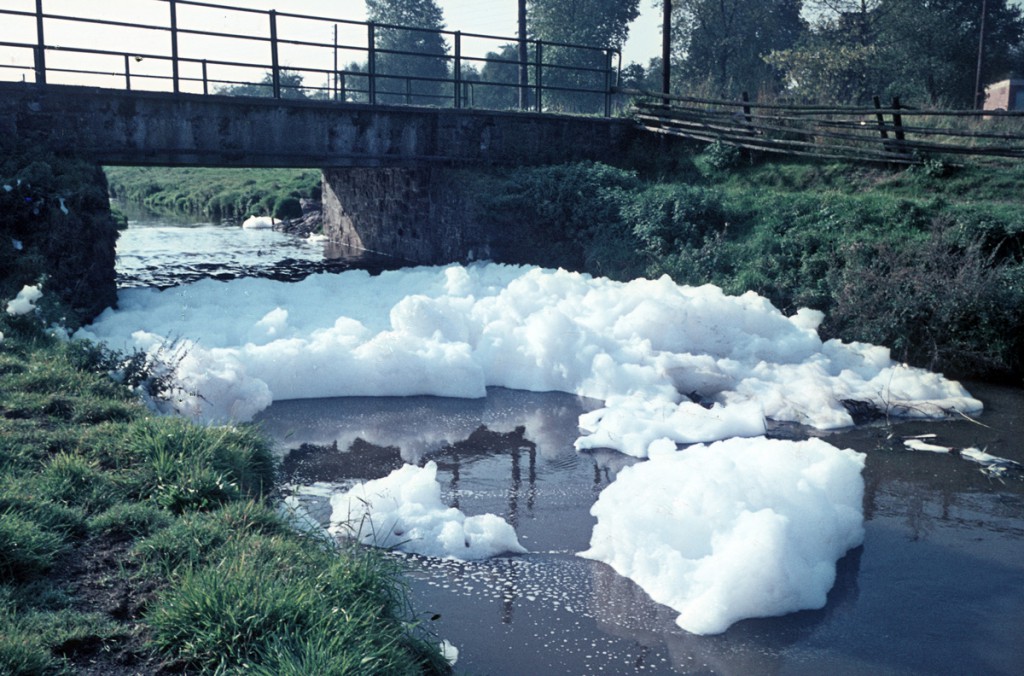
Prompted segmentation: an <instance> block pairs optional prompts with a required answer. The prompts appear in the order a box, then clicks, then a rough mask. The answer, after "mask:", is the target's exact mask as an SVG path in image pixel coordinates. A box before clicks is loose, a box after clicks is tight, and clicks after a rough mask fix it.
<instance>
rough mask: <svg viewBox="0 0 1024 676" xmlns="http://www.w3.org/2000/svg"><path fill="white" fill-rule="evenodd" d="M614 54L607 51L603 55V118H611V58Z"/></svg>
mask: <svg viewBox="0 0 1024 676" xmlns="http://www.w3.org/2000/svg"><path fill="white" fill-rule="evenodd" d="M614 54H615V52H613V51H612V50H610V49H609V50H608V51H607V52H606V54H605V70H604V116H605V117H611V116H612V57H613V55H614Z"/></svg>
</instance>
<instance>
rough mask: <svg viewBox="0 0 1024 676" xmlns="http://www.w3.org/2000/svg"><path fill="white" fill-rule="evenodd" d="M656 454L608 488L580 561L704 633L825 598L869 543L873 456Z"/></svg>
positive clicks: (732, 444) (800, 449) (729, 446)
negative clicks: (852, 555) (844, 564)
mask: <svg viewBox="0 0 1024 676" xmlns="http://www.w3.org/2000/svg"><path fill="white" fill-rule="evenodd" d="M654 449H655V450H656V452H652V453H651V459H650V460H649V461H648V462H643V463H639V464H636V465H633V466H631V467H627V468H625V469H623V470H622V471H621V472H620V473H619V475H618V477H617V478H616V480H615V482H614V483H612V484H611V485H609V486H608V487H607V488H605V489H604V490H603V491H602V492H601V494H600V496H599V497H598V500H597V502H596V503H595V504H594V506H593V507H592V509H591V514H593V515H594V516H595V517H597V525H596V526H595V527H594V531H593V533H592V535H591V540H590V549H588V550H587V551H585V552H582V553H580V556H582V557H584V558H588V559H595V560H598V561H603V562H605V563H607V564H608V565H610V566H611V567H612V568H614V569H615V571H616V572H617V573H619V574H620V575H623V576H625V577H628V578H630V579H632V580H633V581H634V582H636V583H637V584H638V585H639V586H640V587H642V588H643V589H644V591H646V592H647V593H648V594H649V595H650V597H651V598H652V599H654V600H655V601H657V602H658V603H661V604H664V605H667V606H669V607H670V608H672V609H673V610H675V611H677V612H678V613H679V616H678V618H677V619H676V623H677V624H678V625H679V626H680V627H681V628H683V629H685V630H686V631H689V632H691V633H694V634H717V633H721V632H723V631H725V630H726V629H727V628H728V627H729V626H730V625H732V624H733V623H734V622H737V621H738V620H741V619H744V618H750V617H772V616H778V615H784V614H786V613H790V612H794V611H797V610H804V609H814V608H822V607H823V606H824V605H825V601H826V596H827V594H828V591H829V590H830V589H831V588H832V585H833V583H834V582H835V576H836V561H838V560H839V559H840V558H841V557H842V556H843V555H844V554H845V552H846V551H847V550H849V549H851V548H853V547H856V546H858V545H860V544H861V543H862V542H863V539H864V525H863V522H864V518H863V512H862V506H861V500H862V497H863V492H864V484H863V480H862V478H861V470H862V469H863V467H864V459H865V456H864V455H863V454H861V453H856V452H854V451H852V450H840V449H838V448H836V447H834V446H832V445H830V444H828V443H826V442H825V441H822V440H820V439H809V440H807V441H786V440H771V439H766V438H763V437H761V438H755V439H741V438H737V439H729V440H726V441H719V442H715V443H712V444H708V445H703V444H701V445H696V446H692V447H690V448H686V449H684V450H682V451H672V450H670V446H666V445H665V444H664V443H657V444H654ZM641 496H642V497H641Z"/></svg>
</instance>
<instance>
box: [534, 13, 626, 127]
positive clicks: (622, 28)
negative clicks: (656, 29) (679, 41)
mask: <svg viewBox="0 0 1024 676" xmlns="http://www.w3.org/2000/svg"><path fill="white" fill-rule="evenodd" d="M639 5H640V0H529V2H528V9H527V21H528V22H529V33H530V37H531V38H534V39H536V40H544V41H546V42H558V43H564V44H570V45H583V46H587V47H592V48H593V49H580V48H571V47H561V46H551V45H545V46H544V48H543V59H544V63H545V64H552V65H553V66H552V67H550V68H547V69H545V71H544V75H543V78H544V84H545V86H550V87H561V88H564V89H583V90H587V91H593V92H600V91H603V90H604V87H605V84H606V83H605V72H606V69H607V67H608V63H607V56H606V53H605V52H604V51H603V50H606V49H609V48H610V49H621V48H622V45H623V44H624V43H625V42H626V38H627V37H628V35H629V24H630V22H632V21H633V20H634V19H635V18H637V17H638V16H639V15H640V12H639V10H638V7H639ZM545 105H546V106H548V107H560V108H564V109H569V110H577V111H583V110H593V109H596V108H598V107H599V106H603V105H604V99H603V97H598V96H597V95H595V94H589V95H588V94H583V93H579V92H572V91H563V92H550V93H546V94H545Z"/></svg>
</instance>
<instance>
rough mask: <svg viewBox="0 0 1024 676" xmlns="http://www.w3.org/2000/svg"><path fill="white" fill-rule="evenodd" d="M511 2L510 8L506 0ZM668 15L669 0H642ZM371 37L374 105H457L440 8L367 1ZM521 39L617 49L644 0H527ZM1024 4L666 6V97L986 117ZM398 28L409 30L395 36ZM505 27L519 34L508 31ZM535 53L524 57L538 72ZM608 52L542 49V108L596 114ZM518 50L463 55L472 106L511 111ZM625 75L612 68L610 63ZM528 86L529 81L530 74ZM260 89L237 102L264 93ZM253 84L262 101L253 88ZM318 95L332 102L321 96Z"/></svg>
mask: <svg viewBox="0 0 1024 676" xmlns="http://www.w3.org/2000/svg"><path fill="white" fill-rule="evenodd" d="M507 1H509V2H511V0H507ZM647 1H648V2H651V3H652V5H655V6H659V7H660V6H661V5H662V2H663V1H664V0H647ZM365 2H366V10H367V18H368V20H369V21H371V22H374V23H375V24H381V25H380V26H378V27H377V29H376V36H375V37H376V39H375V49H376V52H377V53H376V56H375V59H374V75H375V86H376V94H377V101H379V102H381V103H402V102H410V101H412V102H415V103H418V104H437V105H444V101H445V100H450V98H451V95H452V89H451V87H452V79H453V72H452V69H453V67H454V59H453V58H452V49H453V46H452V45H450V44H448V41H447V40H446V38H445V34H444V33H443V32H442V31H444V29H445V21H444V14H443V12H442V10H441V8H440V6H439V5H438V4H437V2H436V1H435V0H365ZM520 2H525V12H526V27H527V37H528V38H529V39H530V40H540V41H544V42H545V43H561V44H563V45H564V44H575V45H591V46H594V47H598V48H611V49H621V48H622V46H623V44H624V43H625V41H626V38H627V37H628V35H629V27H630V24H631V23H632V22H633V20H634V19H636V18H637V16H639V4H640V0H520ZM1018 2H1020V0H672V22H671V26H672V27H671V35H670V64H669V65H670V75H671V90H672V92H673V93H681V94H688V95H695V96H705V97H708V98H737V97H738V96H739V95H740V93H741V92H748V93H749V94H750V95H751V96H754V97H757V98H758V99H759V100H766V99H782V100H787V101H791V102H795V103H811V102H814V103H826V104H829V103H834V104H853V105H868V104H870V103H871V100H872V97H873V96H881V97H883V98H885V99H888V98H890V97H892V96H899V97H900V98H901V99H902V100H903V102H904V103H909V104H910V105H914V106H947V107H954V108H973V107H979V106H980V105H981V103H983V92H984V86H985V85H986V84H988V83H991V82H995V81H999V80H1002V79H1006V78H1008V77H1017V76H1021V75H1022V74H1024V14H1022V11H1021V7H1020V6H1019V5H1018V4H1017V3H1018ZM396 26H403V27H404V28H397V27H396ZM510 28H511V27H510ZM535 58H536V54H535V52H531V53H530V54H529V55H528V56H527V59H528V60H529V61H530V62H531V64H532V63H533V61H534V60H535ZM606 59H607V57H606V54H605V53H604V52H602V51H600V50H596V49H595V50H583V49H573V48H569V47H565V46H557V45H545V48H544V53H543V61H544V63H545V64H552V65H553V66H554V67H552V68H547V69H546V70H545V74H544V77H543V83H544V86H545V87H548V88H550V89H551V93H550V94H545V99H544V107H545V109H556V110H568V111H576V112H590V111H591V109H593V108H595V107H596V105H595V104H598V98H597V97H595V95H594V94H586V93H585V92H584V90H591V91H600V90H601V89H602V88H603V86H604V77H605V74H604V73H605V69H607V68H608V66H609V64H608V63H607V60H606ZM521 61H522V52H521V50H520V45H519V44H518V42H516V41H511V42H509V43H508V44H505V45H502V46H500V47H498V48H497V49H496V50H494V51H490V52H488V53H487V54H486V56H485V57H484V58H483V60H472V59H464V60H463V61H462V62H461V64H460V73H459V79H460V80H461V81H462V82H464V83H467V85H468V86H470V87H471V91H472V96H471V100H469V101H467V105H473V106H477V107H483V108H516V107H519V106H520V105H522V104H523V103H528V101H524V99H523V95H522V92H521V91H520V90H521V87H520V84H522V82H521V80H520V77H521V76H522V75H521V70H522V69H521V68H520V65H521ZM612 65H615V66H617V65H618V64H612ZM345 71H346V73H347V77H348V78H349V83H348V84H349V89H350V91H353V92H355V93H354V94H352V93H350V94H347V96H349V98H351V99H353V100H360V99H361V98H366V92H367V90H368V89H369V72H368V71H369V64H368V62H366V61H364V62H361V63H358V62H354V63H350V64H348V65H347V66H345ZM525 71H526V73H525V75H526V81H525V84H528V85H533V84H534V78H535V77H536V74H535V71H534V70H533V68H532V67H531V68H526V69H525ZM619 84H620V85H621V86H623V87H625V88H632V89H645V90H650V91H661V88H662V59H661V58H660V57H658V58H653V59H651V60H650V61H649V62H648V63H646V64H640V63H630V64H628V65H626V66H625V67H624V68H623V70H622V74H621V80H620V82H619ZM269 86H270V81H269V76H268V79H267V81H265V82H263V83H260V84H258V85H248V86H247V88H246V87H241V88H240V87H234V88H231V89H230V91H229V93H234V94H246V93H248V94H259V93H261V92H262V91H263V90H267V89H269ZM281 87H282V95H283V96H286V97H304V96H307V95H308V94H307V93H306V92H305V91H304V90H303V88H302V77H301V74H298V73H294V72H291V73H286V74H284V75H283V76H282V79H281ZM252 88H256V89H257V90H259V91H255V90H253V91H248V90H249V89H252ZM317 95H320V96H327V95H328V94H327V92H326V91H323V90H322V91H319V92H317Z"/></svg>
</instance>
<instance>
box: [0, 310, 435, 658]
mask: <svg viewBox="0 0 1024 676" xmlns="http://www.w3.org/2000/svg"><path fill="white" fill-rule="evenodd" d="M0 332H2V338H0V673H4V674H33V675H36V674H60V673H103V674H122V673H123V674H128V673H132V674H134V673H140V672H143V673H170V672H174V673H178V672H181V671H187V672H192V673H195V672H197V671H198V672H213V671H216V672H217V673H239V672H243V671H244V672H245V673H254V674H275V675H282V674H285V675H286V674H314V673H315V674H363V673H431V672H437V673H443V672H445V671H446V670H447V665H446V663H445V662H444V661H443V659H442V658H441V656H440V654H439V650H438V648H437V647H436V645H433V644H432V643H430V642H428V641H426V640H425V638H424V634H423V633H422V632H421V631H419V629H418V628H417V625H416V623H415V622H412V621H411V620H412V617H411V613H410V610H409V608H408V605H407V602H406V601H405V597H404V595H403V587H402V582H401V579H400V575H399V571H398V569H397V568H396V567H395V565H394V564H392V563H391V562H389V561H388V560H387V559H386V558H385V557H383V556H382V555H380V554H379V553H378V552H375V551H371V550H366V549H363V548H357V547H344V546H339V545H336V544H334V543H333V542H331V541H329V540H327V539H321V538H318V537H316V536H313V535H308V534H302V533H300V532H298V531H297V530H296V529H295V528H293V527H292V526H291V525H290V524H289V522H288V521H287V520H285V518H284V517H282V516H280V515H279V514H278V513H277V512H276V511H275V510H274V509H273V507H272V506H271V502H270V500H269V499H268V498H269V495H270V493H271V491H272V489H273V482H274V471H275V467H274V461H273V457H272V455H271V452H270V449H269V447H268V443H267V441H266V440H265V438H264V437H263V436H262V435H261V434H260V433H259V432H258V431H257V430H254V429H252V428H248V427H239V428H213V427H199V426H195V425H192V424H190V423H188V422H187V421H184V420H182V419H178V418H169V417H154V416H152V415H151V414H150V413H149V412H148V411H147V410H146V409H145V408H144V407H143V406H142V405H141V404H140V403H139V402H138V399H137V397H136V395H135V394H134V393H133V391H132V390H131V389H130V388H129V387H128V386H127V385H126V384H124V382H121V383H118V382H115V380H114V379H112V378H111V377H110V375H109V369H110V368H111V367H112V366H117V365H121V366H123V365H124V364H125V360H124V359H123V358H122V357H120V356H119V355H114V354H111V353H110V352H108V351H106V350H105V349H102V348H98V347H96V346H93V345H91V344H88V343H83V342H68V341H66V340H58V339H56V338H54V337H52V336H50V335H48V334H47V333H46V332H44V330H43V328H42V324H41V323H40V321H39V319H38V317H37V316H36V315H35V314H34V313H29V314H26V315H21V316H12V315H9V314H7V313H0ZM130 363H131V364H133V366H132V367H131V368H134V369H136V372H135V373H134V374H126V373H122V376H123V377H124V379H125V380H127V381H139V380H140V378H139V376H140V370H141V371H143V372H144V371H145V370H146V369H148V368H150V366H151V365H147V364H146V363H145V361H144V360H142V361H140V360H138V359H135V360H130ZM141 375H145V374H144V373H142V374H141ZM154 391H167V390H166V388H164V389H162V390H161V388H160V387H159V386H157V387H155V388H154Z"/></svg>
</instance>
